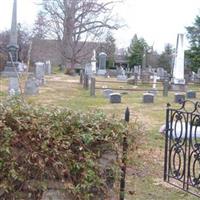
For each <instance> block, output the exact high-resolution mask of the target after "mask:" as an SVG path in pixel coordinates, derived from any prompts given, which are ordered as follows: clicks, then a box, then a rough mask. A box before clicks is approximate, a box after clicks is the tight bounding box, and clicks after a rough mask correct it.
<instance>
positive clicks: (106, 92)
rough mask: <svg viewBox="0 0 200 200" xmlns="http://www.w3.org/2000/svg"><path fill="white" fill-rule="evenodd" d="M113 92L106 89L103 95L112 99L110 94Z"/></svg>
mask: <svg viewBox="0 0 200 200" xmlns="http://www.w3.org/2000/svg"><path fill="white" fill-rule="evenodd" d="M112 93H113V91H112V90H111V89H105V90H104V91H103V95H104V96H105V97H106V98H110V94H112Z"/></svg>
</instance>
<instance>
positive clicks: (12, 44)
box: [8, 0, 19, 62]
mask: <svg viewBox="0 0 200 200" xmlns="http://www.w3.org/2000/svg"><path fill="white" fill-rule="evenodd" d="M18 49H19V46H18V44H17V0H14V3H13V12H12V23H11V29H10V41H9V44H8V52H10V53H11V55H12V60H13V62H17V61H18Z"/></svg>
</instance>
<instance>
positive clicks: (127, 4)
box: [0, 0, 200, 52]
mask: <svg viewBox="0 0 200 200" xmlns="http://www.w3.org/2000/svg"><path fill="white" fill-rule="evenodd" d="M38 1H39V0H18V22H19V23H21V24H26V25H31V24H33V23H34V20H35V17H36V14H37V9H38V6H37V5H36V4H35V3H36V2H38ZM12 3H13V0H0V30H5V29H9V28H10V24H11V15H12ZM115 10H116V13H117V15H118V17H119V18H122V19H123V22H124V23H126V25H127V26H126V27H125V28H123V29H121V30H118V31H116V32H115V33H114V37H115V38H116V43H117V46H118V47H127V46H129V44H130V41H131V39H132V37H133V36H134V34H135V33H136V34H137V35H138V37H143V38H144V39H145V40H146V41H147V43H148V44H149V45H152V44H154V49H155V50H157V51H159V52H161V51H162V50H163V49H164V46H165V44H166V43H171V44H172V45H173V46H176V37H177V34H178V33H186V30H185V28H184V27H185V26H190V25H192V23H193V22H194V19H195V17H196V16H197V15H200V0H124V3H123V4H120V5H119V6H117V7H116V9H115ZM185 44H186V46H185V48H187V41H186V39H185Z"/></svg>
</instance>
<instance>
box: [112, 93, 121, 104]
mask: <svg viewBox="0 0 200 200" xmlns="http://www.w3.org/2000/svg"><path fill="white" fill-rule="evenodd" d="M110 103H121V95H120V93H112V94H110Z"/></svg>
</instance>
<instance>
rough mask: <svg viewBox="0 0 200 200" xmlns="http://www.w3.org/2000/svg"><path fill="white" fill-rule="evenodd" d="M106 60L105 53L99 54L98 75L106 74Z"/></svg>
mask: <svg viewBox="0 0 200 200" xmlns="http://www.w3.org/2000/svg"><path fill="white" fill-rule="evenodd" d="M106 59H107V55H106V53H104V52H101V53H100V54H99V68H98V75H105V74H106Z"/></svg>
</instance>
